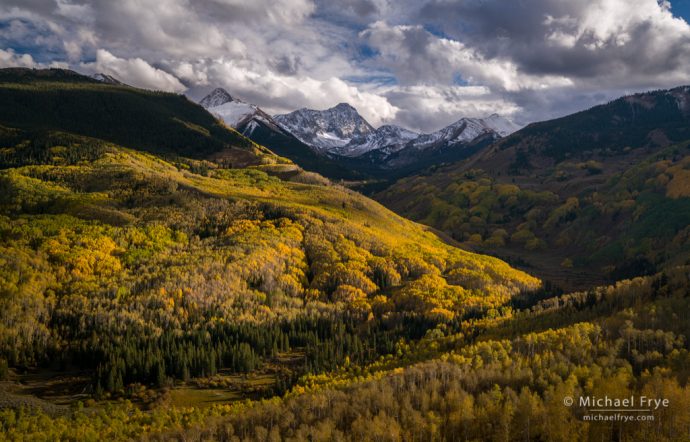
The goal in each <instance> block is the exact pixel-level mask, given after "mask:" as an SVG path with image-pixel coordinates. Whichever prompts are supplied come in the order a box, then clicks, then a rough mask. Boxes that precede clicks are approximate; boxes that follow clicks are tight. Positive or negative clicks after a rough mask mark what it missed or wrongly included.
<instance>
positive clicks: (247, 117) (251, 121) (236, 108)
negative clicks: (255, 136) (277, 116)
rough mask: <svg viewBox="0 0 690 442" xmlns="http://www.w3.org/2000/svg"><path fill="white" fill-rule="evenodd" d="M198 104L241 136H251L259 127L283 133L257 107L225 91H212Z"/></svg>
mask: <svg viewBox="0 0 690 442" xmlns="http://www.w3.org/2000/svg"><path fill="white" fill-rule="evenodd" d="M199 104H200V105H201V106H203V107H205V108H206V110H208V111H209V112H211V113H212V114H214V115H215V116H217V117H218V118H220V119H221V120H223V121H224V122H225V124H227V125H228V126H231V127H233V128H235V129H237V130H238V131H239V132H241V133H242V135H245V136H249V135H251V134H252V133H253V132H254V131H255V130H256V129H257V128H258V127H259V126H261V125H263V126H265V127H267V128H268V129H270V130H274V131H277V132H281V133H282V132H283V130H282V129H281V128H280V127H279V126H278V125H277V124H276V122H275V121H273V118H271V116H270V115H268V114H267V113H266V112H264V111H263V110H261V108H259V107H258V106H256V105H254V104H250V103H246V102H244V101H242V100H240V99H238V98H234V97H232V96H231V95H230V94H229V93H228V92H227V91H226V90H225V89H221V88H217V89H214V90H213V91H212V92H211V93H210V94H208V95H207V96H205V97H204V98H203V99H202V100H201V101H200V102H199Z"/></svg>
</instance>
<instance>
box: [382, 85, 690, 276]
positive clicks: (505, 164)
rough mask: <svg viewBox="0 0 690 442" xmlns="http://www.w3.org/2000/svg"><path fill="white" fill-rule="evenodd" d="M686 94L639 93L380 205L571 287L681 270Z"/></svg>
mask: <svg viewBox="0 0 690 442" xmlns="http://www.w3.org/2000/svg"><path fill="white" fill-rule="evenodd" d="M687 94H688V91H687V88H677V89H673V90H670V91H659V92H653V93H648V94H640V95H635V96H631V97H625V98H621V99H619V100H616V101H614V102H612V103H610V104H607V105H604V106H599V107H596V108H593V109H591V110H588V111H584V112H581V113H578V114H575V115H572V116H569V117H564V118H561V119H558V120H553V121H548V122H544V123H537V124H533V125H530V126H528V127H527V128H525V129H523V130H521V131H519V132H517V133H515V134H513V135H511V136H509V137H507V138H506V139H504V140H501V141H499V142H498V143H496V144H495V145H494V146H491V147H490V148H488V149H486V150H484V151H482V152H480V153H479V154H477V155H476V156H475V157H473V158H471V159H469V160H467V161H466V162H462V163H457V164H455V165H451V166H447V167H444V168H439V169H437V170H432V171H429V172H428V173H426V174H422V175H418V176H416V177H410V178H407V179H403V180H400V181H399V182H398V183H396V184H395V185H393V186H392V187H390V188H389V189H386V190H385V191H383V192H381V193H380V194H378V195H377V196H376V199H378V200H379V201H381V202H383V203H384V204H386V205H387V206H388V207H390V208H392V209H394V210H395V211H396V212H398V213H400V214H403V215H405V216H408V217H410V218H412V219H414V220H416V221H420V222H423V223H425V224H428V225H431V226H433V227H435V228H437V229H440V230H443V231H445V232H446V233H448V234H450V235H451V236H452V237H453V238H455V239H456V240H458V241H461V242H465V244H466V245H467V246H468V247H472V248H474V249H475V250H478V251H482V252H484V253H492V254H495V255H498V256H502V257H505V258H506V259H508V260H509V261H510V262H513V263H515V264H519V265H522V266H524V267H525V268H528V269H529V270H530V271H532V272H534V273H535V274H537V275H539V276H541V277H542V278H543V279H546V280H551V279H553V280H555V281H556V282H557V283H558V284H559V285H563V286H565V287H566V288H586V287H590V286H591V285H593V284H595V283H602V282H606V281H615V280H618V279H622V278H628V277H633V276H637V275H643V274H651V273H654V272H656V271H658V270H661V269H663V268H665V267H666V266H669V265H678V264H684V263H686V262H687V260H688V259H689V258H690V241H688V233H689V231H688V228H689V227H688V226H690V194H689V193H688V191H687V189H688V188H689V184H688V177H687V167H688V161H690V145H689V144H688V142H687V141H682V140H687V139H689V138H690V133H688V129H687V128H688V123H689V122H690V120H689V119H688V115H689V114H688V109H687V108H686V107H685V106H684V103H685V101H684V100H685V98H684V97H686V96H687ZM676 141H681V142H679V143H675V144H674V142H676ZM511 259H512V260H513V261H511ZM583 273H584V274H587V275H588V276H587V277H583V276H582V274H583Z"/></svg>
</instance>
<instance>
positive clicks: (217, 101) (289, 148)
mask: <svg viewBox="0 0 690 442" xmlns="http://www.w3.org/2000/svg"><path fill="white" fill-rule="evenodd" d="M199 104H200V105H201V106H202V107H204V108H206V110H207V111H208V112H210V113H211V114H213V115H215V116H216V117H218V118H220V119H221V120H223V121H224V122H225V124H227V125H229V126H231V127H232V128H233V129H235V130H237V131H238V132H239V133H241V134H242V135H244V136H245V137H247V138H250V139H251V140H253V141H254V142H256V143H258V144H260V145H262V146H266V147H268V148H269V149H271V150H272V151H273V152H275V153H277V154H278V155H281V156H284V157H287V158H290V159H292V160H293V161H295V162H297V163H298V164H299V165H300V166H302V167H304V168H306V169H307V170H311V171H314V172H319V173H321V174H323V175H326V176H328V177H330V178H335V179H359V178H360V176H359V175H357V174H356V173H354V172H352V171H350V170H348V169H346V168H345V167H343V166H342V165H340V164H338V163H337V162H334V161H332V160H330V159H328V158H323V157H321V156H320V155H318V154H317V153H316V152H315V151H314V150H313V149H312V148H311V146H309V145H307V144H305V143H303V142H302V141H301V140H300V139H298V138H297V137H295V136H294V135H293V134H292V133H290V132H289V131H286V130H285V129H283V128H282V127H281V126H280V125H279V124H278V123H277V122H276V121H275V120H274V119H273V117H271V116H270V115H269V114H268V113H266V112H264V111H263V110H262V109H261V108H260V107H258V106H256V105H254V104H250V103H247V102H245V101H243V100H240V99H239V98H236V97H233V96H232V95H230V94H229V93H228V92H227V91H226V90H225V89H223V88H216V89H214V90H213V91H211V92H210V93H209V94H208V95H206V96H205V97H204V98H202V99H201V100H200V101H199Z"/></svg>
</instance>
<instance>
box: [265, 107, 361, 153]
mask: <svg viewBox="0 0 690 442" xmlns="http://www.w3.org/2000/svg"><path fill="white" fill-rule="evenodd" d="M273 118H274V120H275V121H276V122H277V123H278V124H279V125H280V126H281V127H282V128H283V129H285V130H286V131H288V132H290V133H292V134H293V135H294V136H296V137H297V138H298V139H299V140H301V141H302V142H304V143H306V144H308V145H309V146H312V147H313V148H315V149H316V150H318V151H321V152H324V153H336V152H335V151H337V152H338V154H341V155H342V154H344V153H347V149H344V150H343V148H345V146H347V145H348V144H350V143H351V142H352V141H353V140H364V139H365V138H366V136H367V135H368V134H369V133H371V132H373V131H374V128H373V127H372V126H371V125H370V124H369V123H368V122H367V121H366V120H365V119H364V118H362V116H361V115H359V114H358V113H357V110H355V108H354V107H352V106H350V105H349V104H347V103H340V104H338V105H337V106H335V107H332V108H330V109H326V110H323V111H317V110H312V109H299V110H296V111H294V112H291V113H289V114H284V115H275V116H274V117H273Z"/></svg>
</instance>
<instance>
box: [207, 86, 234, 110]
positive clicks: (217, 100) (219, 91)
mask: <svg viewBox="0 0 690 442" xmlns="http://www.w3.org/2000/svg"><path fill="white" fill-rule="evenodd" d="M231 101H234V98H232V95H230V94H229V93H228V91H226V90H225V89H223V88H220V87H219V88H216V89H214V90H212V91H211V93H210V94H208V95H206V96H205V97H204V98H202V99H201V101H200V102H199V104H200V105H201V106H202V107H205V108H206V109H209V108H212V107H218V106H220V105H223V104H225V103H229V102H231Z"/></svg>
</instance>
